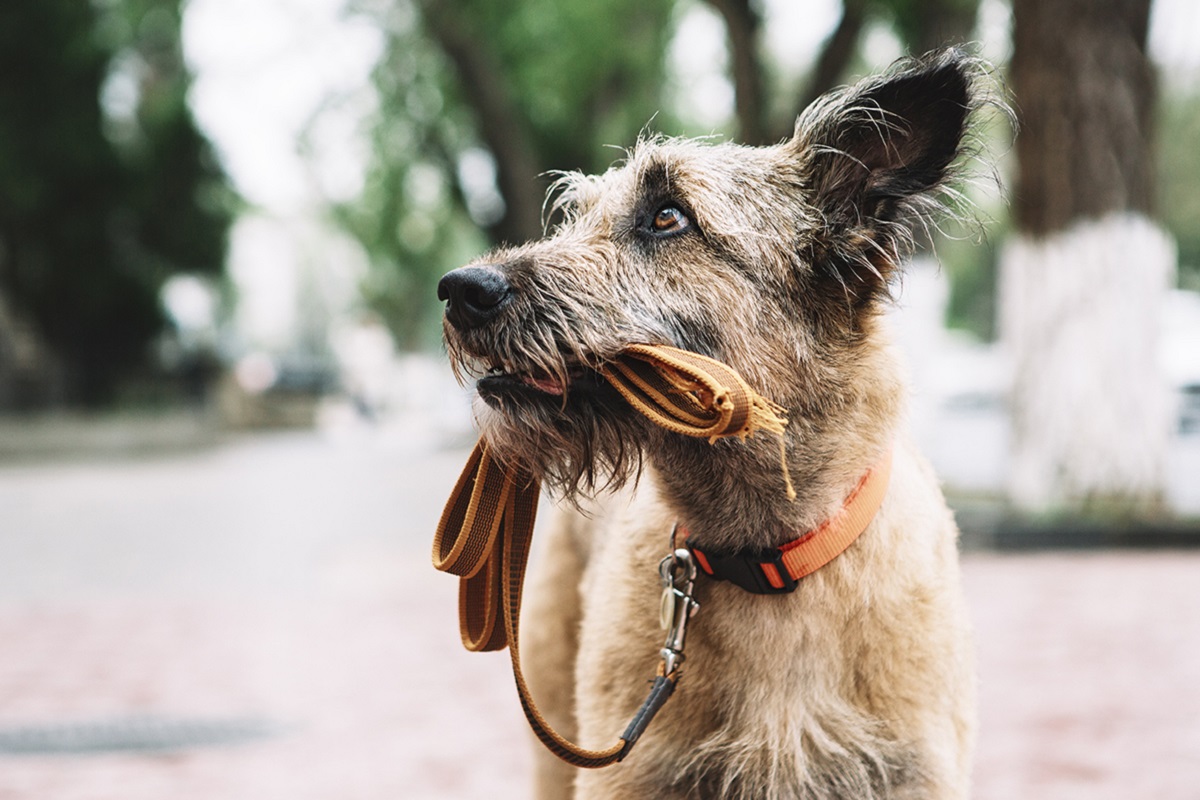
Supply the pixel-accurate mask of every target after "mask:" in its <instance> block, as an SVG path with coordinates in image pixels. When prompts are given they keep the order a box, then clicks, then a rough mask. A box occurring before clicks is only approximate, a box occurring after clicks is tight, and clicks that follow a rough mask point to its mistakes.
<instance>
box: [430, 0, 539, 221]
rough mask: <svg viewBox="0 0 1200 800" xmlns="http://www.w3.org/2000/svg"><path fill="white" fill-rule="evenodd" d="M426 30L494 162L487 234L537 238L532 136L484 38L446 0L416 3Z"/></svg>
mask: <svg viewBox="0 0 1200 800" xmlns="http://www.w3.org/2000/svg"><path fill="white" fill-rule="evenodd" d="M418 5H419V7H420V9H421V14H422V16H423V18H424V20H425V25H426V28H427V29H428V31H429V33H430V35H431V36H432V37H433V39H434V40H435V41H436V42H437V43H438V46H439V47H440V48H441V50H442V52H443V53H445V54H446V57H447V58H448V59H449V60H450V62H451V63H452V64H454V68H455V70H456V71H457V72H458V77H459V85H460V86H461V88H462V92H463V96H464V97H465V98H466V99H467V102H468V103H469V104H470V106H471V108H472V110H473V111H474V112H475V116H476V118H477V120H478V130H479V133H480V136H482V137H483V140H484V144H486V145H487V147H488V149H489V150H490V151H491V153H492V157H493V158H494V159H495V161H496V183H497V188H498V189H499V190H500V195H501V197H503V198H504V215H503V216H502V217H500V219H499V220H497V221H496V222H495V223H494V224H493V225H491V226H490V227H489V229H488V235H489V237H490V238H491V239H492V241H494V242H497V243H501V242H508V243H510V244H519V243H520V242H524V241H527V240H529V239H536V238H537V237H539V236H541V235H542V223H541V218H542V200H543V197H544V196H545V187H544V186H543V185H542V184H541V183H539V182H538V180H537V178H536V176H537V175H539V174H540V173H541V172H542V168H541V165H540V164H539V163H538V160H537V155H536V152H535V149H534V146H533V143H532V140H531V136H530V133H529V130H528V127H527V126H526V124H525V122H524V120H523V119H522V117H521V114H520V112H519V111H518V110H517V107H516V105H515V103H514V101H513V99H512V92H511V89H510V87H509V86H508V84H507V83H506V81H505V80H504V72H503V70H502V69H501V68H500V65H499V63H498V60H497V59H496V57H495V55H494V54H493V53H492V51H491V50H490V49H489V47H488V40H487V37H485V36H479V35H475V34H476V32H475V31H472V30H471V22H472V20H471V17H470V15H468V14H464V13H462V12H461V10H459V9H458V8H457V5H456V4H455V3H454V2H449V1H448V0H420V2H419V3H418Z"/></svg>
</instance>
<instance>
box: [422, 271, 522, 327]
mask: <svg viewBox="0 0 1200 800" xmlns="http://www.w3.org/2000/svg"><path fill="white" fill-rule="evenodd" d="M511 297H512V286H511V285H510V284H509V282H508V280H507V279H506V278H505V277H504V275H503V273H501V272H500V270H498V269H496V268H495V267H492V266H482V267H460V268H459V269H456V270H454V271H453V272H448V273H446V274H445V275H444V276H442V279H441V280H440V281H439V282H438V299H439V300H448V301H449V304H448V305H447V306H446V318H447V319H449V320H450V324H451V325H453V326H454V327H456V328H458V329H459V330H466V329H468V328H478V327H480V326H482V325H485V324H487V323H488V322H490V321H491V320H492V319H493V318H494V317H495V316H496V315H497V314H499V313H500V309H502V308H504V306H505V305H506V304H507V303H508V301H509V299H510V298H511Z"/></svg>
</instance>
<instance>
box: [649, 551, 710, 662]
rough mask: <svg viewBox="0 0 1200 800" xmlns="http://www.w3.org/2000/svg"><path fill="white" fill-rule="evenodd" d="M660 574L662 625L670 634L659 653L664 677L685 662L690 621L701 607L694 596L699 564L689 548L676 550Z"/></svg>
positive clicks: (664, 561)
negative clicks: (684, 648) (693, 591)
mask: <svg viewBox="0 0 1200 800" xmlns="http://www.w3.org/2000/svg"><path fill="white" fill-rule="evenodd" d="M658 575H659V578H660V579H661V581H662V587H663V592H662V601H661V604H660V606H659V623H660V624H661V625H662V627H663V629H664V630H665V631H666V632H667V640H666V642H665V643H664V644H663V648H662V650H661V651H659V654H660V655H661V656H662V660H663V674H664V675H670V674H671V673H672V672H674V671H675V670H676V669H678V667H679V665H680V664H682V663H683V640H684V637H685V636H686V634H687V622H688V619H689V618H690V617H691V616H692V615H693V614H695V613H696V611H697V609H699V608H700V604H699V603H697V602H696V598H695V597H693V596H692V587H693V585H694V584H695V582H696V562H695V560H694V559H693V558H692V554H691V552H690V551H689V550H687V549H686V548H683V547H680V548H677V549H676V550H675V551H674V552H672V553H671V555H669V556H667V557H666V558H664V559H663V560H662V561H660V562H659V564H658Z"/></svg>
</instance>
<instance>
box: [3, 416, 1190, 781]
mask: <svg viewBox="0 0 1200 800" xmlns="http://www.w3.org/2000/svg"><path fill="white" fill-rule="evenodd" d="M464 458H465V450H462V449H459V448H455V449H450V450H442V449H438V448H437V447H435V446H434V445H433V444H431V443H430V442H429V441H428V440H425V441H422V442H417V441H415V440H414V441H406V440H404V439H402V438H395V437H375V436H372V435H370V434H369V433H367V432H365V431H359V432H358V433H357V434H353V435H345V436H342V437H339V438H335V439H331V438H328V437H322V436H320V435H317V434H286V435H274V436H266V437H256V438H246V439H241V440H236V441H231V442H227V443H224V444H220V445H216V446H213V447H210V448H206V449H198V450H190V451H186V452H179V453H176V454H174V455H162V456H158V457H145V456H142V457H137V458H123V459H112V458H95V457H93V458H90V459H87V460H74V461H72V460H68V461H61V460H60V461H58V462H55V463H43V464H26V465H8V466H0V508H3V509H4V511H3V517H2V520H3V522H2V527H0V642H2V643H3V649H2V650H0V741H2V740H3V735H4V732H5V731H10V732H11V731H12V730H14V729H18V728H25V729H39V728H53V727H54V726H68V727H70V726H86V725H88V724H89V723H94V722H96V721H98V720H99V721H108V722H110V723H112V721H113V720H116V721H117V723H115V724H120V720H129V719H133V718H139V717H147V716H150V717H156V718H163V719H210V720H221V719H246V718H255V719H262V720H268V721H270V722H271V723H272V725H273V726H274V730H275V733H274V734H273V735H270V736H267V737H265V738H260V739H257V740H254V741H247V742H243V743H240V744H227V745H224V746H208V747H200V746H196V747H190V748H184V749H180V750H176V751H162V752H139V751H130V752H124V753H94V754H86V755H81V754H77V755H38V754H24V755H19V754H11V753H10V754H8V755H5V754H4V753H3V752H0V800H117V798H119V799H120V800H161V798H167V797H169V798H172V800H190V799H191V798H196V799H197V800H199V799H201V798H203V799H204V800H264V799H265V800H270V799H272V798H287V799H288V800H306V799H307V798H312V799H313V800H318V799H320V800H334V799H336V800H376V799H378V800H384V798H387V800H395V799H396V798H418V799H421V798H464V799H466V798H470V799H472V800H473V799H474V798H489V799H491V798H523V797H526V796H527V794H528V786H529V783H528V772H529V769H528V767H529V741H528V735H527V733H526V732H525V729H524V721H523V720H522V718H521V714H520V710H519V708H518V706H517V701H516V696H515V693H514V691H513V688H512V685H511V675H510V673H509V669H508V663H507V656H506V655H505V654H489V655H477V654H470V653H467V652H465V651H463V650H462V649H461V646H460V645H459V643H458V634H457V623H456V619H455V614H456V600H455V582H454V581H453V579H450V578H449V577H447V576H443V575H440V574H437V573H435V572H434V571H433V570H432V569H431V568H430V566H429V563H428V546H429V540H430V537H431V534H432V531H433V527H434V523H435V520H436V518H437V515H438V513H439V511H440V507H441V504H442V502H443V501H444V499H445V496H446V494H447V493H448V491H449V489H450V487H451V485H452V483H453V480H454V478H455V477H456V475H457V473H458V471H459V469H460V468H461V466H462V463H463V461H464ZM965 562H966V579H967V584H968V591H969V594H970V597H971V601H972V604H973V607H974V614H975V620H976V626H977V638H978V648H979V654H980V661H981V664H980V669H981V678H982V695H981V700H982V710H981V713H982V725H983V727H982V732H981V737H980V749H979V759H978V767H977V781H976V784H977V790H976V797H977V798H980V800H1028V799H1029V798H1035V799H1037V800H1040V799H1041V798H1054V799H1055V800H1074V798H1080V799H1082V798H1088V800H1108V799H1109V798H1111V799H1112V800H1117V798H1120V800H1131V798H1132V799H1137V798H1153V800H1196V799H1197V798H1200V580H1197V578H1198V577H1200V553H1195V552H1191V553H1171V552H1159V553H1153V554H1149V553H1129V552H1125V553H1103V552H1096V553H1078V554H1040V555H997V554H988V553H977V554H970V555H968V556H967V557H966V559H965ZM529 655H530V657H533V654H529Z"/></svg>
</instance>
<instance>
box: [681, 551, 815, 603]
mask: <svg viewBox="0 0 1200 800" xmlns="http://www.w3.org/2000/svg"><path fill="white" fill-rule="evenodd" d="M685 547H687V549H688V550H690V551H692V555H693V556H695V559H696V563H697V564H699V566H700V569H701V570H702V571H703V572H704V574H706V575H708V576H709V577H710V578H714V579H716V580H719V581H722V580H723V581H729V582H730V583H732V584H733V585H735V586H738V587H740V588H741V589H744V590H745V591H747V592H751V593H753V594H789V593H791V592H794V591H795V590H796V587H797V586H799V585H800V582H799V581H798V580H796V579H795V578H793V577H792V574H791V573H790V572H788V568H787V565H786V564H784V563H783V551H782V550H780V549H779V548H778V547H771V548H768V549H766V550H759V551H754V552H745V551H741V552H736V553H717V552H709V551H706V550H700V549H699V548H698V547H694V546H692V545H691V544H685Z"/></svg>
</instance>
